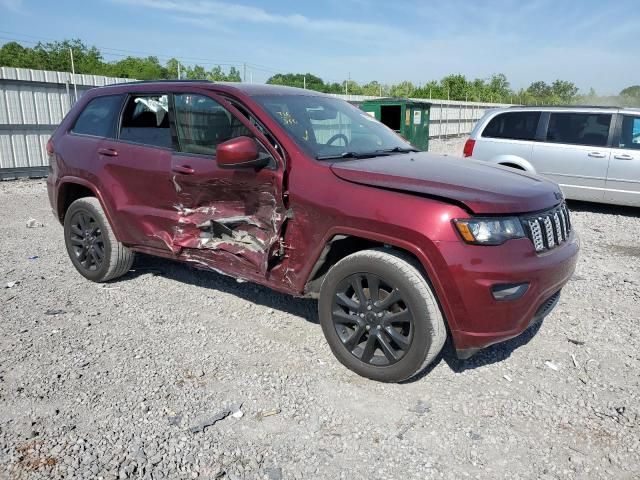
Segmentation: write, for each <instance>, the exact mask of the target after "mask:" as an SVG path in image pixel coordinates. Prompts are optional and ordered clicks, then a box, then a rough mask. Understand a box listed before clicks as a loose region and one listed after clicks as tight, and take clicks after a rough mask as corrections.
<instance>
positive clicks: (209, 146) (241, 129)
mask: <svg viewBox="0 0 640 480" xmlns="http://www.w3.org/2000/svg"><path fill="white" fill-rule="evenodd" d="M174 103H175V115H176V130H177V132H178V142H179V144H180V150H181V151H182V152H186V153H200V154H205V155H215V153H216V147H217V146H218V144H219V143H222V142H226V141H227V140H229V139H232V138H235V137H240V136H243V135H245V136H252V134H251V131H250V130H249V129H248V128H247V127H245V126H244V124H243V123H242V122H240V120H238V119H237V118H236V117H234V116H233V115H232V114H231V113H230V112H229V111H228V110H227V109H225V108H224V107H223V106H222V105H220V104H219V103H218V102H216V101H215V100H214V99H212V98H210V97H207V96H204V95H197V94H192V93H181V94H175V95H174Z"/></svg>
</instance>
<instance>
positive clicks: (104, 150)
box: [98, 148, 118, 157]
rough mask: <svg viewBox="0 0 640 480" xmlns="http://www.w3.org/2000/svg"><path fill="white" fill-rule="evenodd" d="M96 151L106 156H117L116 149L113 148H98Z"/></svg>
mask: <svg viewBox="0 0 640 480" xmlns="http://www.w3.org/2000/svg"><path fill="white" fill-rule="evenodd" d="M98 153H99V154H100V155H106V156H107V157H117V156H118V151H117V150H116V149H114V148H99V149H98Z"/></svg>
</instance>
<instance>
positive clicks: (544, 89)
mask: <svg viewBox="0 0 640 480" xmlns="http://www.w3.org/2000/svg"><path fill="white" fill-rule="evenodd" d="M527 93H528V94H529V95H531V96H532V97H534V98H535V99H540V100H542V99H546V98H548V97H550V96H551V94H552V93H553V92H552V90H551V87H550V86H549V85H547V83H546V82H543V81H542V80H539V81H537V82H533V83H532V84H531V85H529V88H527Z"/></svg>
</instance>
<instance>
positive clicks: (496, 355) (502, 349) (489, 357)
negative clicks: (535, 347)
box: [402, 320, 544, 383]
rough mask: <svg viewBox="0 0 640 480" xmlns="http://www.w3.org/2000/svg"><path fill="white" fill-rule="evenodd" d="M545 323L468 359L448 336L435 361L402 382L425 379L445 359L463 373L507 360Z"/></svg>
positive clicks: (456, 371)
mask: <svg viewBox="0 0 640 480" xmlns="http://www.w3.org/2000/svg"><path fill="white" fill-rule="evenodd" d="M543 323H544V320H543V321H542V322H538V323H536V324H535V325H531V326H530V327H529V328H528V329H527V330H525V331H524V332H522V334H520V335H519V336H517V337H515V338H512V339H511V340H507V341H506V342H501V343H497V344H495V345H492V346H491V347H487V348H485V349H483V350H480V351H479V352H478V353H476V354H475V355H474V356H473V357H471V358H469V359H467V360H459V359H458V357H457V356H456V351H455V349H454V348H453V344H452V343H451V337H448V338H447V343H445V345H444V347H443V349H442V351H441V352H440V354H439V355H438V357H437V358H436V359H435V361H434V362H433V363H432V364H431V365H429V366H428V367H427V368H426V369H425V370H423V371H422V372H421V373H420V374H419V375H417V376H415V377H413V378H410V379H409V380H406V381H404V382H402V383H413V382H417V381H419V380H421V379H423V378H424V377H426V376H427V375H429V373H431V371H432V370H433V369H434V368H435V367H436V366H437V365H438V364H439V363H440V362H441V361H444V362H445V363H446V364H447V366H448V367H449V368H450V369H451V370H453V371H454V372H455V373H462V372H464V371H465V370H473V369H475V368H479V367H484V366H486V365H491V364H492V363H497V362H501V361H503V360H506V359H507V358H509V357H510V356H511V353H512V352H513V351H514V350H515V349H517V348H519V347H521V346H522V345H526V344H527V343H529V341H530V340H531V339H532V338H533V337H535V336H536V334H537V333H538V330H540V327H541V326H542V324H543Z"/></svg>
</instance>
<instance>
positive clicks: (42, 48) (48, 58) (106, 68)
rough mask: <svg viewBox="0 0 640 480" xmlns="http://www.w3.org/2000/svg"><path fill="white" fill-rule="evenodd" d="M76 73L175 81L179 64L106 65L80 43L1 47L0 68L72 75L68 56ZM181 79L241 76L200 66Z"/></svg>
mask: <svg viewBox="0 0 640 480" xmlns="http://www.w3.org/2000/svg"><path fill="white" fill-rule="evenodd" d="M70 50H71V51H73V62H74V67H75V71H76V73H86V74H92V75H107V76H110V77H122V78H135V79H138V80H166V79H173V78H178V65H179V62H178V60H177V59H175V58H171V59H169V61H167V63H166V65H162V64H161V63H160V61H159V60H158V58H157V57H146V58H140V57H131V56H129V57H126V58H123V59H122V60H118V61H114V62H105V61H104V60H103V58H102V54H101V53H100V51H99V50H98V49H97V48H96V47H88V46H86V45H85V44H83V43H82V41H80V40H77V39H75V40H63V41H62V42H51V43H42V42H40V43H38V44H37V45H36V46H35V47H33V48H28V47H23V46H22V45H20V44H19V43H17V42H9V43H5V44H4V45H2V47H0V66H6V67H16V68H32V69H37V70H53V71H61V72H69V71H71V56H70V54H69V51H70ZM180 70H181V78H190V79H191V78H193V79H206V80H217V81H227V82H239V81H240V80H241V79H240V72H239V71H238V70H237V69H236V68H235V67H231V69H230V70H229V73H225V72H224V71H223V70H222V68H221V67H220V66H216V67H214V68H212V69H211V70H209V71H207V70H205V69H204V67H202V66H200V65H194V66H191V67H185V66H184V65H183V66H181V68H180Z"/></svg>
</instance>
